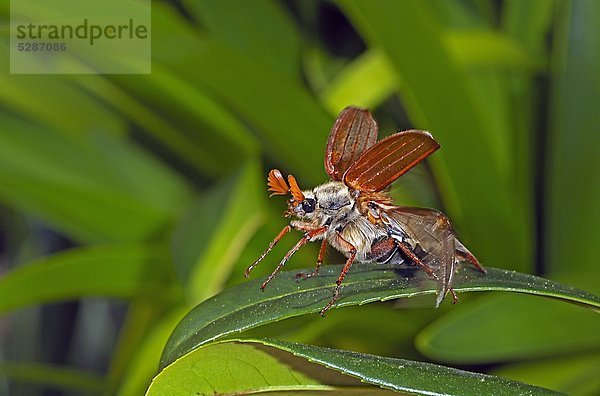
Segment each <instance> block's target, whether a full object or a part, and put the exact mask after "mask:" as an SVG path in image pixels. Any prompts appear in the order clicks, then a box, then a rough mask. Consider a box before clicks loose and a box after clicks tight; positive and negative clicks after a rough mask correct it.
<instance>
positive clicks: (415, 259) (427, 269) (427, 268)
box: [398, 242, 438, 279]
mask: <svg viewBox="0 0 600 396" xmlns="http://www.w3.org/2000/svg"><path fill="white" fill-rule="evenodd" d="M398 247H399V248H400V250H402V252H403V253H404V254H405V255H406V256H407V257H408V258H409V259H410V260H411V261H412V262H413V263H415V264H417V265H418V266H419V267H421V268H423V270H425V272H427V275H429V276H431V277H432V278H435V279H438V277H437V275H436V274H434V273H433V270H432V269H431V267H430V266H428V265H427V264H425V263H424V262H423V261H422V260H421V259H420V258H419V257H418V256H417V255H416V254H415V253H414V252H413V251H412V250H410V249H409V248H408V247H407V246H406V245H405V244H403V243H402V242H400V243H398Z"/></svg>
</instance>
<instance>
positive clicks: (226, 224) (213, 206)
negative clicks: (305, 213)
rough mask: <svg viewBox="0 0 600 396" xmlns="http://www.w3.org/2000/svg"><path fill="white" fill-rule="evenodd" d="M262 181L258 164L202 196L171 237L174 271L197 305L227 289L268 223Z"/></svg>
mask: <svg viewBox="0 0 600 396" xmlns="http://www.w3.org/2000/svg"><path fill="white" fill-rule="evenodd" d="M263 180H264V178H263V177H262V175H261V171H260V169H259V167H258V166H257V165H256V163H254V162H251V163H248V164H246V165H245V166H244V167H243V168H242V169H241V170H240V172H238V174H237V175H235V177H234V178H231V179H230V180H229V181H228V182H227V183H223V184H221V185H219V186H218V187H217V188H215V189H214V190H212V191H210V192H209V193H207V194H205V195H203V196H201V197H200V198H199V199H198V200H197V201H196V202H195V203H194V204H193V205H192V206H191V207H190V208H189V209H188V210H187V211H186V212H185V213H184V215H183V216H182V220H181V222H180V224H179V226H178V227H177V228H176V229H175V231H174V234H173V243H172V250H173V257H174V262H175V268H176V270H177V272H178V274H179V276H180V277H181V279H182V281H183V282H184V283H186V285H187V289H188V295H189V297H190V299H191V301H192V302H193V304H197V303H199V302H201V301H202V300H204V299H206V298H207V297H210V296H212V295H214V294H215V293H217V292H218V291H220V290H221V289H222V288H223V285H224V283H225V281H226V280H227V278H228V276H229V274H230V272H231V269H232V267H233V265H234V264H235V262H236V260H237V258H238V257H239V255H240V253H241V251H242V250H243V249H244V247H245V246H246V244H247V243H248V240H249V239H250V237H251V236H252V235H253V234H254V233H255V232H256V230H257V228H258V227H259V226H260V225H261V224H262V222H263V219H264V215H265V213H264V210H265V209H264V190H265V187H264V182H263Z"/></svg>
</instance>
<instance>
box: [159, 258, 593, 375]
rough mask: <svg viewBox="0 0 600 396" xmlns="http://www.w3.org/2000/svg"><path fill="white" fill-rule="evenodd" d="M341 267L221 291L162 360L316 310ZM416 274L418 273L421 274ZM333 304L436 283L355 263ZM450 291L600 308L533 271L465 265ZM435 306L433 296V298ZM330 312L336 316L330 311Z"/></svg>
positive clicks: (191, 317)
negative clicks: (506, 294) (551, 299)
mask: <svg viewBox="0 0 600 396" xmlns="http://www.w3.org/2000/svg"><path fill="white" fill-rule="evenodd" d="M340 271H341V266H334V265H331V266H327V267H326V268H324V269H322V270H321V273H320V274H319V276H317V277H314V278H310V279H307V280H305V281H301V282H296V281H294V279H295V274H296V271H294V272H291V271H286V272H282V273H281V274H279V275H278V276H277V277H275V278H274V279H273V281H271V283H270V284H269V286H268V287H267V288H266V289H265V291H264V292H262V293H261V292H260V290H259V286H260V284H261V283H262V281H263V280H262V279H255V280H252V281H250V282H246V283H243V284H240V285H238V286H235V287H233V288H230V289H227V290H224V291H223V292H221V293H220V294H218V295H217V296H215V297H213V298H211V299H209V300H206V301H205V302H204V303H202V304H200V305H198V306H197V307H196V308H194V309H193V310H192V311H190V313H189V314H188V315H187V316H186V317H185V318H184V319H183V320H182V321H181V323H179V325H178V326H177V328H176V329H175V331H174V332H173V334H172V335H171V338H170V339H169V342H168V343H167V345H166V346H165V350H164V352H163V356H162V358H161V367H165V366H166V365H168V364H169V363H171V362H173V361H174V360H175V359H177V358H178V357H181V356H183V355H184V354H185V353H187V352H189V351H191V350H193V349H194V348H197V347H198V346H200V345H203V344H206V343H208V342H211V341H214V340H216V339H219V338H222V337H224V336H226V335H228V334H231V333H234V332H239V331H242V330H246V329H250V328H253V327H256V326H260V325H263V324H266V323H271V322H274V321H278V320H281V319H285V318H289V317H292V316H298V315H302V314H307V313H316V312H319V310H320V309H322V308H323V306H325V304H327V303H328V302H329V300H330V299H331V296H332V293H333V287H334V285H335V281H336V280H337V278H338V275H339V273H340ZM419 275H420V274H419ZM343 285H344V286H343V288H342V291H341V294H340V298H339V300H338V303H337V304H336V306H337V307H343V306H348V305H356V304H365V303H368V302H373V301H384V300H389V299H394V298H409V297H415V296H418V295H423V294H435V293H436V284H435V282H433V281H431V280H428V279H423V277H421V276H417V277H414V278H407V277H404V276H400V275H399V274H398V273H397V272H396V271H395V270H394V269H393V267H390V266H385V265H378V264H361V265H357V266H356V267H355V268H353V270H352V271H350V274H349V275H348V276H347V278H346V280H345V282H344V284H343ZM454 289H455V290H456V291H457V292H461V291H489V290H500V291H512V292H520V293H529V294H537V295H542V296H548V297H555V298H559V299H563V300H565V301H568V302H573V303H578V304H582V305H586V306H589V307H591V308H595V309H598V308H600V297H597V296H594V295H592V294H589V293H587V292H583V291H580V290H577V289H574V288H572V287H569V286H563V285H561V284H559V283H557V282H553V281H550V280H546V279H542V278H538V277H535V276H532V275H526V274H520V273H516V272H511V271H506V270H500V269H495V268H488V273H487V275H485V276H483V275H481V274H480V273H479V272H476V271H475V270H472V269H470V268H467V267H464V268H462V269H461V271H460V272H459V273H458V274H457V275H456V276H455V280H454ZM431 304H432V307H433V304H434V303H433V298H432V302H431ZM331 314H335V313H334V312H332V313H331Z"/></svg>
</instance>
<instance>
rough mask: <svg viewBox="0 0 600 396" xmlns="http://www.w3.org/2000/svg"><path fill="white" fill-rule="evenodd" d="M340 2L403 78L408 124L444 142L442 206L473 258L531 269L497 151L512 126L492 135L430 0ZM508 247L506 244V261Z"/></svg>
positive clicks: (525, 226) (490, 121)
mask: <svg viewBox="0 0 600 396" xmlns="http://www.w3.org/2000/svg"><path fill="white" fill-rule="evenodd" d="M339 3H340V5H341V6H342V9H343V10H344V11H345V12H346V13H347V14H348V16H349V17H350V20H351V21H352V22H353V23H354V25H355V26H356V27H357V29H358V30H359V32H360V33H361V35H362V36H363V37H364V38H365V40H366V41H367V42H368V44H369V45H370V46H371V47H373V48H377V49H378V50H380V51H382V52H383V53H384V54H386V56H387V58H388V60H389V62H390V65H391V66H392V68H393V70H394V72H395V73H396V74H397V75H398V78H399V80H401V81H402V90H401V92H400V94H401V96H402V100H403V104H404V105H405V109H406V111H407V114H408V116H409V118H410V119H411V121H412V123H413V124H414V125H415V127H417V128H421V129H429V130H430V131H431V132H432V133H433V135H434V136H435V137H436V139H438V140H439V142H440V144H441V146H442V147H443V150H441V152H440V153H438V154H436V156H434V158H432V159H433V165H434V170H435V171H436V174H437V176H438V180H439V181H440V184H441V189H442V193H443V197H444V203H445V205H446V206H447V207H448V212H450V214H451V217H452V218H453V219H456V220H457V221H458V223H459V224H460V225H461V226H462V227H463V228H465V231H466V232H465V233H464V235H466V237H467V238H466V239H467V240H469V239H470V240H472V241H473V242H474V243H473V245H476V246H479V249H480V251H479V252H476V254H477V255H478V257H480V258H481V260H482V262H485V263H489V264H491V265H492V266H499V265H507V264H509V265H511V266H512V267H513V268H528V266H529V265H530V263H531V261H530V259H531V249H530V244H528V241H529V239H530V235H531V232H530V225H529V218H528V217H527V216H525V214H524V213H523V210H522V206H523V205H524V202H521V201H520V197H519V196H518V194H516V193H515V192H513V191H512V190H511V189H509V188H506V187H505V186H506V185H509V183H510V177H512V176H513V173H512V172H511V171H510V170H508V171H507V169H504V168H503V166H502V165H503V161H502V158H503V157H502V151H501V150H500V151H499V150H497V143H498V140H499V138H500V139H501V140H502V142H503V144H502V145H501V146H500V147H503V146H506V145H507V144H508V143H507V142H508V141H509V136H508V132H509V131H504V134H503V135H501V136H497V135H496V134H495V133H494V132H495V127H494V126H495V124H496V123H497V120H496V119H494V118H492V117H486V116H487V114H486V111H485V110H484V109H485V107H486V106H487V104H486V103H485V102H484V101H481V100H480V98H478V97H477V96H476V95H475V94H474V93H473V91H472V87H471V84H475V83H477V81H476V80H471V79H470V78H469V75H468V74H467V73H466V70H464V67H461V65H459V64H457V63H456V62H455V61H454V60H453V59H452V57H451V55H450V52H449V51H447V50H446V49H445V48H444V43H445V35H444V27H443V25H442V24H441V22H440V21H438V20H437V19H436V18H435V16H436V12H435V11H436V9H435V7H434V5H435V2H433V3H432V2H425V1H419V0H407V1H401V2H400V1H396V2H392V1H390V2H384V1H371V2H364V1H351V0H347V1H340V2H339ZM442 160H443V162H441V161H442ZM473 164H476V166H473ZM482 202H485V205H482V204H481V203H482ZM490 224H493V225H494V226H493V227H490ZM498 235H502V236H503V241H504V242H503V244H499V243H498ZM505 246H510V247H511V260H510V263H507V262H506V249H505Z"/></svg>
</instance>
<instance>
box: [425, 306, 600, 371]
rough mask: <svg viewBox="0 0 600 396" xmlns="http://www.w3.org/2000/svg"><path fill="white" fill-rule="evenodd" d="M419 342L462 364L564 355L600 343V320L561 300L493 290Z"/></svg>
mask: <svg viewBox="0 0 600 396" xmlns="http://www.w3.org/2000/svg"><path fill="white" fill-rule="evenodd" d="M509 318H510V319H509ZM416 344H417V347H418V349H419V350H420V351H421V352H422V353H423V354H425V355H426V356H428V357H430V358H432V359H436V360H438V361H446V362H455V363H461V364H477V363H490V362H503V361H516V360H524V359H533V358H540V357H546V356H555V355H560V354H563V355H564V354H570V353H574V352H580V351H588V350H590V349H593V348H599V347H600V320H598V317H597V315H596V314H594V313H593V312H589V311H584V310H581V309H578V308H577V307H574V306H569V305H567V304H560V303H559V302H558V301H550V302H548V301H542V300H539V299H538V300H536V299H527V298H524V297H523V296H517V295H492V296H485V298H481V299H478V300H477V301H473V302H472V303H470V304H465V305H461V306H459V307H456V309H453V310H452V311H451V312H449V313H448V314H446V315H444V316H442V317H441V318H439V319H437V320H436V321H434V322H433V323H432V324H431V325H429V326H428V327H427V328H425V330H423V331H422V332H421V333H420V334H419V335H418V337H417V339H416Z"/></svg>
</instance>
